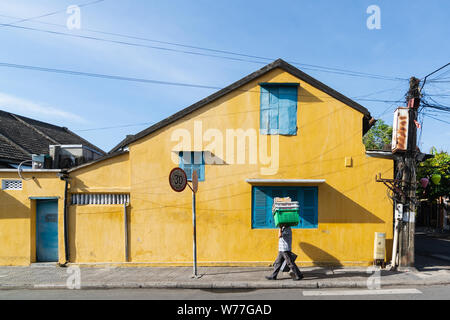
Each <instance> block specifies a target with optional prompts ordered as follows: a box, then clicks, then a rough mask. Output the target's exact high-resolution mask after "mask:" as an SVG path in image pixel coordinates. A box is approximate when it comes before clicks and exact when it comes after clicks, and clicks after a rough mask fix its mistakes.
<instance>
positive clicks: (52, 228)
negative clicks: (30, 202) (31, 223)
mask: <svg viewBox="0 0 450 320" xmlns="http://www.w3.org/2000/svg"><path fill="white" fill-rule="evenodd" d="M36 259H37V261H38V262H57V261H58V200H38V201H37V203H36Z"/></svg>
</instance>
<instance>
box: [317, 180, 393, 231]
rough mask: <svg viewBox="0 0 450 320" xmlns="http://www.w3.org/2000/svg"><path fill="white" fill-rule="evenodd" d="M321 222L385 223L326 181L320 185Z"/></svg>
mask: <svg viewBox="0 0 450 320" xmlns="http://www.w3.org/2000/svg"><path fill="white" fill-rule="evenodd" d="M320 223H371V224H384V223H385V221H384V220H382V219H380V218H379V217H377V216H376V215H374V214H373V213H371V212H370V211H368V210H366V209H365V208H363V207H362V206H361V205H359V204H358V203H356V202H355V201H353V200H352V199H350V198H348V197H347V196H346V195H345V194H343V193H342V192H341V191H339V190H337V189H335V188H333V187H332V186H330V185H329V184H326V183H325V184H323V185H321V186H320V187H319V224H320Z"/></svg>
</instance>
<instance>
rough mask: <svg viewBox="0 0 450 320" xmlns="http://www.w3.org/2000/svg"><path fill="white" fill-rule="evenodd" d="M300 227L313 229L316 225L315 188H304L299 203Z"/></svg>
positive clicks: (316, 200) (316, 203) (316, 202)
mask: <svg viewBox="0 0 450 320" xmlns="http://www.w3.org/2000/svg"><path fill="white" fill-rule="evenodd" d="M300 215H301V217H302V228H304V229H314V228H317V226H318V221H317V220H318V199H317V188H304V189H303V201H302V203H301V205H300Z"/></svg>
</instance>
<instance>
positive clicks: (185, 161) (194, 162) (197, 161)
mask: <svg viewBox="0 0 450 320" xmlns="http://www.w3.org/2000/svg"><path fill="white" fill-rule="evenodd" d="M180 168H181V169H183V170H184V172H186V176H187V178H188V180H189V181H192V172H193V171H194V170H195V171H197V174H198V180H199V181H205V157H204V155H203V152H186V151H185V152H180Z"/></svg>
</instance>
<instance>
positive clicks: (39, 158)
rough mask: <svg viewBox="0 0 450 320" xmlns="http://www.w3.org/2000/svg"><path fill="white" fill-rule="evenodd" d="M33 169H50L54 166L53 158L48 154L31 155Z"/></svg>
mask: <svg viewBox="0 0 450 320" xmlns="http://www.w3.org/2000/svg"><path fill="white" fill-rule="evenodd" d="M31 161H32V168H33V169H35V170H36V169H49V168H51V167H52V158H51V157H50V156H49V155H48V154H33V155H31Z"/></svg>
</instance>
